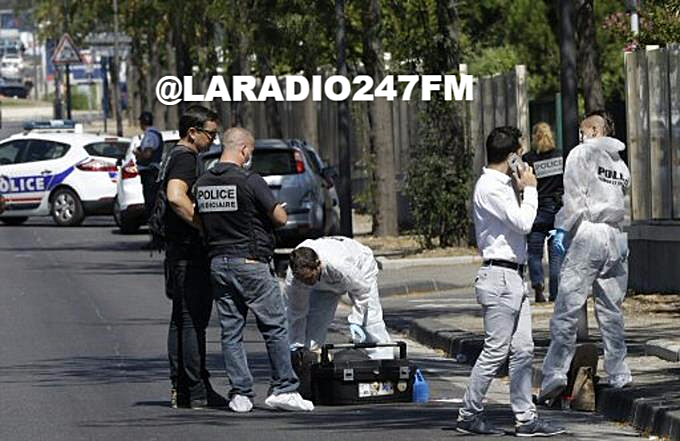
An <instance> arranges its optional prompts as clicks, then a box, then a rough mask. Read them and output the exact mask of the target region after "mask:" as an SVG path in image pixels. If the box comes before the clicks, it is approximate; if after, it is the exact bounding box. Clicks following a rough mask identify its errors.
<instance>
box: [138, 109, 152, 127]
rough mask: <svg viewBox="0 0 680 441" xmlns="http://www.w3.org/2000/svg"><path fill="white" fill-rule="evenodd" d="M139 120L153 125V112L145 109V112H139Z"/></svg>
mask: <svg viewBox="0 0 680 441" xmlns="http://www.w3.org/2000/svg"><path fill="white" fill-rule="evenodd" d="M139 122H140V123H142V124H144V125H145V126H152V125H153V113H151V112H149V111H147V110H145V111H144V112H142V113H140V114H139Z"/></svg>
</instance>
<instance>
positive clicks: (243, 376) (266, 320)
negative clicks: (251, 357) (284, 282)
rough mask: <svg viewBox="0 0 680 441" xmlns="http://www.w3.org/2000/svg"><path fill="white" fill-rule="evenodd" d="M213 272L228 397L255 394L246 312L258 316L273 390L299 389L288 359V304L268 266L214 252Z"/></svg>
mask: <svg viewBox="0 0 680 441" xmlns="http://www.w3.org/2000/svg"><path fill="white" fill-rule="evenodd" d="M210 273H211V279H212V283H213V294H214V296H215V306H216V307H217V312H218V316H219V320H220V325H221V327H222V354H223V356H224V364H225V368H226V371H227V377H229V381H230V382H231V391H230V392H229V397H230V398H231V397H233V396H234V395H245V396H248V397H253V396H255V393H254V392H253V376H252V374H251V373H250V369H249V368H248V360H247V357H246V351H245V346H244V345H243V329H244V328H245V325H246V317H247V315H248V310H250V311H252V312H253V314H255V320H256V322H257V328H258V329H259V331H260V333H261V334H262V337H263V338H264V342H265V345H266V347H267V354H268V356H269V367H270V368H271V372H272V379H271V387H270V393H272V394H275V395H278V394H281V393H287V392H294V391H296V390H297V388H298V385H299V380H298V378H297V376H296V375H295V372H294V371H293V366H292V364H291V359H290V350H289V348H288V324H287V321H286V314H285V308H284V305H283V299H282V297H281V292H280V290H279V283H278V281H277V280H276V278H275V277H274V275H273V273H272V271H271V268H270V266H269V265H268V264H266V263H263V262H257V261H252V260H247V259H244V258H242V257H241V258H238V257H228V256H215V257H213V258H212V261H211V262H210Z"/></svg>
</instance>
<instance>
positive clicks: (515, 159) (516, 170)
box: [508, 153, 526, 176]
mask: <svg viewBox="0 0 680 441" xmlns="http://www.w3.org/2000/svg"><path fill="white" fill-rule="evenodd" d="M508 162H509V163H510V170H512V174H514V175H517V176H519V174H520V173H521V172H523V171H524V168H525V167H526V165H525V164H524V162H523V161H522V158H520V157H519V156H518V155H517V153H510V157H509V158H508Z"/></svg>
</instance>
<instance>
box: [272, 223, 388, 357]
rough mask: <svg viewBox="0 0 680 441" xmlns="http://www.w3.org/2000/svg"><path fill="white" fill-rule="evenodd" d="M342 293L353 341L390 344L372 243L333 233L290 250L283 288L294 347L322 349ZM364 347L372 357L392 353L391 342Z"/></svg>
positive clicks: (289, 329) (290, 337)
mask: <svg viewBox="0 0 680 441" xmlns="http://www.w3.org/2000/svg"><path fill="white" fill-rule="evenodd" d="M345 293H347V294H348V295H349V297H350V300H351V301H352V312H351V313H350V314H349V317H348V318H347V321H348V322H349V330H350V333H351V335H352V338H353V340H354V341H355V342H357V343H364V342H367V343H390V342H391V340H390V336H389V334H388V333H387V329H386V327H385V322H384V321H383V317H382V306H381V305H380V298H379V296H378V265H377V263H376V261H375V257H373V252H372V251H371V249H370V248H368V247H367V246H364V245H362V244H361V243H359V242H357V241H356V240H353V239H350V238H348V237H341V236H334V237H322V238H320V239H314V240H312V239H309V240H305V241H304V242H302V243H301V244H300V245H298V247H297V248H296V249H295V250H293V252H292V253H291V256H290V267H289V268H288V273H287V274H286V281H285V284H284V287H283V294H284V299H285V302H286V306H287V310H288V336H289V339H290V344H291V348H292V349H295V348H297V347H306V348H307V349H310V350H312V351H316V350H318V349H320V347H321V346H322V345H323V344H324V342H325V341H326V334H327V332H328V327H329V326H330V324H331V322H332V321H333V317H334V316H335V310H336V309H337V307H338V300H340V297H341V296H342V295H343V294H345ZM367 352H368V354H369V356H370V357H371V358H373V359H391V358H394V350H393V348H391V347H386V348H375V349H368V351H367Z"/></svg>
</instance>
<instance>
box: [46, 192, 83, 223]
mask: <svg viewBox="0 0 680 441" xmlns="http://www.w3.org/2000/svg"><path fill="white" fill-rule="evenodd" d="M51 214H52V219H54V221H55V222H56V223H57V225H61V226H64V227H71V226H75V225H80V224H81V223H83V219H85V211H84V210H83V204H82V203H81V202H80V198H79V197H78V195H77V194H76V193H75V192H74V191H73V190H71V189H69V188H60V189H58V190H57V191H55V192H54V193H53V194H52V208H51Z"/></svg>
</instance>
